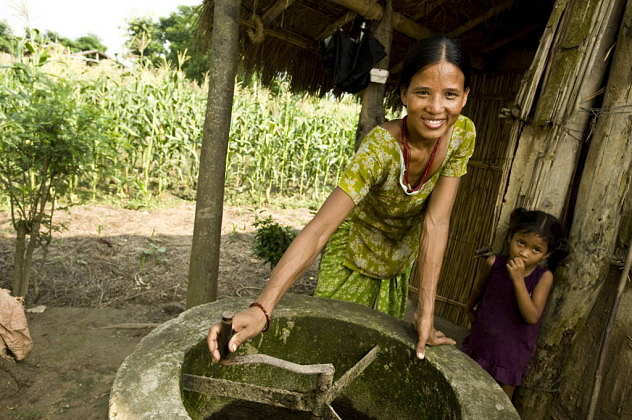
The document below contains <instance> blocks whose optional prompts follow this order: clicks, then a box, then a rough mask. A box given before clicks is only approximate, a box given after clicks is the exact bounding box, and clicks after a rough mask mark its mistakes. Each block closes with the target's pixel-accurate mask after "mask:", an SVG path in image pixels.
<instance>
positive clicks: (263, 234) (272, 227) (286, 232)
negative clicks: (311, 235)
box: [254, 216, 296, 268]
mask: <svg viewBox="0 0 632 420" xmlns="http://www.w3.org/2000/svg"><path fill="white" fill-rule="evenodd" d="M254 226H255V228H256V229H257V232H256V233H255V243H254V252H255V255H256V256H257V257H259V258H261V259H262V260H264V261H265V262H266V263H268V264H270V268H273V267H274V266H275V265H277V263H278V262H279V260H280V259H281V257H282V256H283V253H284V252H285V250H286V249H287V248H288V247H289V246H290V243H292V240H294V238H295V237H296V233H294V231H293V230H292V228H290V227H289V226H281V225H280V224H278V223H277V222H275V221H274V220H273V219H272V217H270V216H268V217H266V218H264V219H259V218H257V219H256V221H255V223H254Z"/></svg>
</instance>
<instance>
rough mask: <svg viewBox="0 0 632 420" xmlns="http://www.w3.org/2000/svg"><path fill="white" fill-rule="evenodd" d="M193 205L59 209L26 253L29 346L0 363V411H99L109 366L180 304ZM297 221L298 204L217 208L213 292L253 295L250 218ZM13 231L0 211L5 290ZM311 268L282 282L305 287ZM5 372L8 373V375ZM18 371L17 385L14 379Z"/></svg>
mask: <svg viewBox="0 0 632 420" xmlns="http://www.w3.org/2000/svg"><path fill="white" fill-rule="evenodd" d="M194 211H195V205H194V203H191V202H186V201H175V200H173V199H170V200H169V202H168V203H167V204H165V205H162V206H160V207H158V208H156V209H148V210H127V209H121V208H116V207H114V206H109V205H87V206H79V207H73V208H71V209H70V210H68V211H63V212H59V213H58V214H57V215H56V222H57V223H59V224H63V225H64V228H63V229H62V230H61V231H60V232H56V233H55V234H54V238H53V240H52V242H51V243H50V245H49V246H48V247H47V249H46V250H45V251H44V250H42V249H38V250H37V252H36V255H35V256H34V264H33V278H32V285H33V288H32V290H31V291H30V295H29V301H28V303H27V307H34V306H38V305H45V306H46V310H45V311H44V312H43V313H29V314H28V319H29V325H30V328H31V334H32V336H33V341H34V349H33V352H32V353H31V355H30V356H29V357H28V358H27V360H25V361H23V362H20V363H18V364H17V365H11V366H8V365H5V366H4V367H2V366H0V367H2V368H1V369H0V419H86V420H90V419H106V418H107V406H108V396H109V390H110V387H111V385H112V381H113V380H114V376H115V374H116V370H117V368H118V366H119V365H120V363H121V362H122V361H123V359H124V358H125V357H126V356H127V355H128V354H129V353H131V351H132V350H133V349H134V346H135V345H136V344H137V343H138V342H139V341H140V339H141V338H142V337H143V336H144V335H146V334H147V333H148V332H149V331H150V330H151V327H145V328H138V327H137V328H121V325H120V324H123V323H148V324H152V323H161V322H164V321H166V320H168V319H169V318H171V317H174V316H176V315H177V314H178V313H179V311H181V310H182V309H183V304H184V300H185V291H186V280H187V279H186V276H187V271H188V263H189V253H190V246H191V237H192V233H193V220H194ZM257 215H259V216H265V215H272V217H273V218H274V219H275V220H276V221H277V222H279V223H281V224H284V225H289V226H292V227H293V228H295V229H300V228H301V227H302V226H303V225H304V224H305V223H306V222H307V221H308V220H309V219H310V218H311V212H310V210H308V209H274V210H272V209H252V208H245V207H230V206H229V207H226V208H225V212H224V217H223V224H222V247H221V264H220V282H219V295H220V297H223V296H235V295H237V296H255V295H256V294H257V293H258V292H259V290H261V288H262V287H263V285H264V283H265V281H266V278H267V277H268V275H269V273H270V269H269V267H268V266H267V265H265V264H263V263H262V262H261V261H260V260H259V259H258V258H257V257H256V256H255V255H254V254H253V252H252V243H253V240H254V228H253V222H254V221H255V217H256V216H257ZM12 232H13V229H12V227H11V224H10V218H9V215H8V214H7V213H2V212H0V287H2V288H10V277H11V267H12V254H13V246H14V245H13V233H12ZM315 268H316V267H315V266H312V267H311V268H310V269H309V270H308V271H307V272H306V273H305V275H304V276H303V278H302V279H300V280H298V281H297V282H296V284H295V285H294V286H293V287H292V289H291V290H290V291H291V292H294V293H311V292H312V290H313V288H314V285H315ZM14 377H15V378H14ZM15 379H18V380H19V381H20V382H21V384H17V383H16V381H15Z"/></svg>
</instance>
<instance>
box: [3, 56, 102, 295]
mask: <svg viewBox="0 0 632 420" xmlns="http://www.w3.org/2000/svg"><path fill="white" fill-rule="evenodd" d="M45 62H46V56H44V55H42V56H39V57H37V56H34V57H32V58H30V59H26V60H24V61H22V62H17V63H15V64H13V65H12V66H10V67H9V68H8V70H6V72H5V79H4V81H5V82H6V83H2V84H0V132H2V135H1V136H0V156H2V159H1V161H0V191H2V192H3V193H4V194H5V195H6V196H7V197H8V198H9V203H10V207H11V219H12V222H13V227H14V228H15V230H16V234H17V238H16V249H15V259H14V261H15V268H14V274H13V293H14V294H15V295H16V296H25V295H26V292H27V290H28V282H29V272H30V267H31V257H32V254H33V250H34V249H35V248H36V247H38V246H39V245H41V244H46V243H48V241H50V234H51V231H52V228H53V225H52V218H53V211H54V209H55V201H56V200H57V198H59V197H61V196H64V195H66V194H67V193H69V192H70V191H72V189H73V183H72V179H73V178H74V177H79V176H81V175H83V174H84V173H85V172H86V171H87V170H88V169H89V167H90V166H89V165H90V163H91V162H92V160H93V153H94V150H95V144H96V143H97V138H98V137H99V135H100V134H99V133H101V132H102V131H103V126H102V121H101V119H100V117H99V114H98V112H97V110H96V109H95V107H94V106H92V105H91V104H87V103H85V102H83V101H82V100H81V97H80V96H79V94H78V92H79V90H80V87H79V86H77V85H74V84H72V83H69V82H67V81H65V80H63V79H57V78H53V77H50V76H49V75H47V74H45V73H44V72H42V70H41V66H42V65H43V64H44V63H45ZM27 237H28V241H27Z"/></svg>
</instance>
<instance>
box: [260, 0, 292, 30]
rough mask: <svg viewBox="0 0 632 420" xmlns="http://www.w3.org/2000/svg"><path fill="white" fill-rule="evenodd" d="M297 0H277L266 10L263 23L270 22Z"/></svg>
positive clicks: (262, 17) (262, 18)
mask: <svg viewBox="0 0 632 420" xmlns="http://www.w3.org/2000/svg"><path fill="white" fill-rule="evenodd" d="M294 1H295V0H277V1H276V3H274V4H273V5H272V6H270V8H269V9H268V10H266V11H265V13H264V14H263V16H261V20H263V23H266V24H267V23H270V22H272V21H273V20H274V19H276V18H277V17H279V16H280V15H281V13H283V12H284V11H285V10H286V9H287V8H288V7H290V6H291V5H292V3H294Z"/></svg>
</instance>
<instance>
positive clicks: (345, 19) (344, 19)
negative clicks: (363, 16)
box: [316, 11, 358, 41]
mask: <svg viewBox="0 0 632 420" xmlns="http://www.w3.org/2000/svg"><path fill="white" fill-rule="evenodd" d="M356 16H358V14H357V13H356V12H352V11H348V12H347V13H345V14H344V15H342V16H341V17H340V18H338V19H336V21H335V22H334V23H332V24H329V25H327V27H326V28H325V29H323V30H322V32H321V33H320V34H318V36H317V37H316V39H318V40H319V41H320V40H321V39H325V38H327V37H328V36H329V35H331V34H333V33H334V32H336V31H337V30H338V28H341V27H343V26H344V25H346V24H347V23H349V22H351V21H352V20H353V19H355V18H356Z"/></svg>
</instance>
